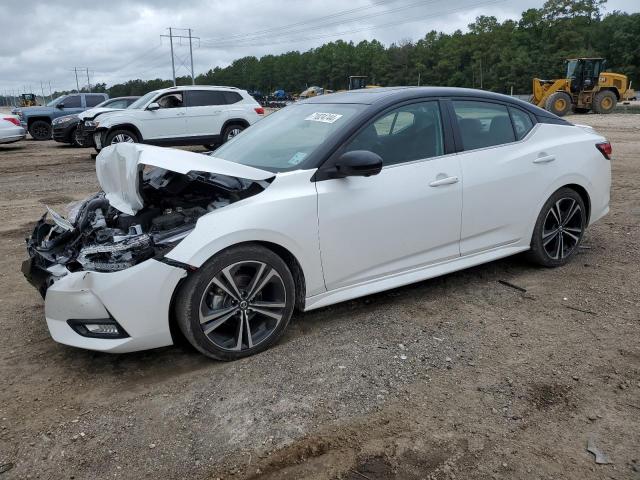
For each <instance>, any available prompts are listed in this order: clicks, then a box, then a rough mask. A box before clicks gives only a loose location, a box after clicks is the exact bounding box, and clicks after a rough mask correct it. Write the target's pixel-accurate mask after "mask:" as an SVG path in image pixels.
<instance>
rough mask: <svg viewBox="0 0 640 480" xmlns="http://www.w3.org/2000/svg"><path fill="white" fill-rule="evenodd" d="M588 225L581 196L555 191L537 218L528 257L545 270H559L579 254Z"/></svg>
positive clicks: (573, 192) (567, 191)
mask: <svg viewBox="0 0 640 480" xmlns="http://www.w3.org/2000/svg"><path fill="white" fill-rule="evenodd" d="M586 225H587V215H586V208H585V205H584V201H583V200H582V197H581V196H580V195H579V194H578V192H576V191H575V190H573V189H571V188H566V187H565V188H561V189H559V190H557V191H556V192H555V193H554V194H553V195H551V197H550V198H549V200H547V202H546V203H545V204H544V206H543V207H542V211H541V212H540V214H539V215H538V220H537V221H536V225H535V228H534V230H533V237H532V238H531V252H530V256H531V258H532V260H534V261H535V262H536V263H538V264H540V265H543V266H545V267H559V266H561V265H564V264H565V263H567V262H568V261H569V259H570V258H571V257H572V256H573V255H574V254H575V253H576V252H577V251H578V247H579V246H580V243H581V242H582V238H583V236H584V232H585V229H586Z"/></svg>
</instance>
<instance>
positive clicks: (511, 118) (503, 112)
mask: <svg viewBox="0 0 640 480" xmlns="http://www.w3.org/2000/svg"><path fill="white" fill-rule="evenodd" d="M451 108H452V111H453V115H452V116H453V119H454V123H456V124H457V131H456V135H457V142H458V144H459V145H458V146H459V148H462V149H463V151H462V152H460V153H459V154H458V157H459V159H460V166H461V169H462V178H463V203H464V209H463V211H462V228H461V235H460V253H461V254H462V255H463V256H464V255H471V254H474V253H477V252H481V251H484V250H490V249H493V248H499V247H503V246H507V245H510V244H518V243H528V242H529V240H530V239H528V238H526V237H527V235H529V234H530V230H531V225H529V223H530V220H529V219H530V218H531V216H532V215H531V211H530V209H531V206H532V205H537V204H538V198H539V196H540V192H541V191H544V188H543V186H544V185H546V182H547V180H546V178H547V173H546V171H547V170H546V169H545V166H544V164H543V163H540V162H539V159H543V160H544V158H545V157H546V156H547V153H546V152H544V151H543V150H541V149H540V148H539V146H538V145H537V143H536V142H533V141H530V140H531V136H532V135H533V133H532V132H531V130H532V129H533V126H534V121H533V119H532V117H531V116H530V115H529V114H528V113H527V112H525V111H524V110H521V109H519V108H516V107H512V106H508V105H506V104H501V103H497V102H496V103H493V102H488V101H484V100H469V99H452V101H451Z"/></svg>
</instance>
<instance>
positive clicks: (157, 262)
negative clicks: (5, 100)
mask: <svg viewBox="0 0 640 480" xmlns="http://www.w3.org/2000/svg"><path fill="white" fill-rule="evenodd" d="M129 148H130V147H120V150H123V151H124V150H127V149H129ZM148 148H149V147H148ZM151 148H153V147H151ZM163 150H165V149H163ZM107 153H108V152H107ZM182 153H188V152H182ZM163 155H166V152H163ZM193 155H199V154H193ZM203 157H204V156H203ZM123 158H124V160H122V162H121V164H120V168H118V165H109V166H108V167H105V168H107V171H103V172H102V178H101V175H100V171H99V175H98V177H99V179H100V180H101V185H102V186H103V188H104V191H101V192H98V193H96V194H94V195H92V196H90V197H89V198H86V199H85V200H83V201H81V202H78V203H76V204H74V205H71V206H70V207H69V209H68V212H67V214H66V216H63V215H61V214H59V213H57V212H55V211H53V210H52V209H50V208H47V212H46V213H45V214H44V215H43V216H42V217H41V218H40V220H38V222H37V223H36V226H35V228H34V230H33V233H32V234H31V235H30V236H29V238H27V252H28V255H29V258H28V259H27V260H25V261H24V262H23V265H22V271H23V273H24V275H25V277H26V278H27V279H28V281H29V282H30V283H31V284H33V285H34V286H35V287H36V288H37V289H38V291H39V292H40V294H41V295H42V296H43V297H44V298H45V315H46V317H47V324H48V326H49V330H50V332H51V334H52V336H53V337H54V339H55V340H57V341H58V342H60V343H65V344H68V345H74V346H78V347H82V348H89V349H94V350H102V351H112V352H122V351H134V350H140V349H145V348H153V347H159V346H164V345H169V344H171V343H172V340H171V335H170V331H169V321H168V316H169V310H170V302H171V297H172V295H173V293H174V291H175V289H176V287H177V285H178V284H179V282H180V280H181V279H182V278H184V277H185V276H186V275H187V274H188V271H189V269H190V268H192V267H190V266H188V265H181V264H176V262H174V261H170V260H165V255H166V254H167V253H168V252H169V251H170V250H172V249H173V248H174V247H175V246H176V245H177V244H178V243H179V242H180V241H181V240H182V239H184V238H185V237H186V236H187V235H189V234H190V233H191V232H192V231H193V230H194V229H195V227H196V223H197V221H198V219H199V218H200V217H202V216H203V215H206V214H208V213H210V212H213V211H214V210H216V209H219V208H224V207H226V206H228V205H230V204H232V203H234V202H236V201H239V200H242V199H243V198H246V197H248V196H252V195H255V194H257V193H259V192H261V191H263V190H264V188H265V187H266V185H268V182H264V181H254V180H248V179H243V178H237V177H233V176H229V175H224V174H218V173H212V172H207V171H188V172H185V173H180V172H176V171H172V170H168V169H165V168H160V167H157V166H150V165H148V164H143V163H141V162H140V158H139V156H138V158H137V159H135V161H130V160H131V158H132V157H131V156H128V155H125V156H124V157H123ZM103 160H104V159H103ZM111 160H113V159H111ZM114 161H115V162H117V161H118V160H114ZM125 167H126V168H125ZM119 176H121V178H128V179H129V181H128V182H127V181H125V180H122V181H116V180H117V179H118V178H119Z"/></svg>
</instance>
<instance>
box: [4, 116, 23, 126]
mask: <svg viewBox="0 0 640 480" xmlns="http://www.w3.org/2000/svg"><path fill="white" fill-rule="evenodd" d="M4 120H6V121H7V122H11V123H13V124H14V125H15V126H16V127H19V126H20V120H18V119H17V118H13V117H4Z"/></svg>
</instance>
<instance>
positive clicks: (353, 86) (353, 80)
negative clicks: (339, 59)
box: [349, 75, 380, 90]
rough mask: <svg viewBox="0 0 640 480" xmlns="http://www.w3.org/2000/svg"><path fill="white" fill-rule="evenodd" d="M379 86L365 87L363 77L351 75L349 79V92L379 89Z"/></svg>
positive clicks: (365, 79) (365, 83)
mask: <svg viewBox="0 0 640 480" xmlns="http://www.w3.org/2000/svg"><path fill="white" fill-rule="evenodd" d="M379 87H380V85H367V77H366V76H364V75H351V76H350V77H349V90H360V89H361V88H379Z"/></svg>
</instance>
